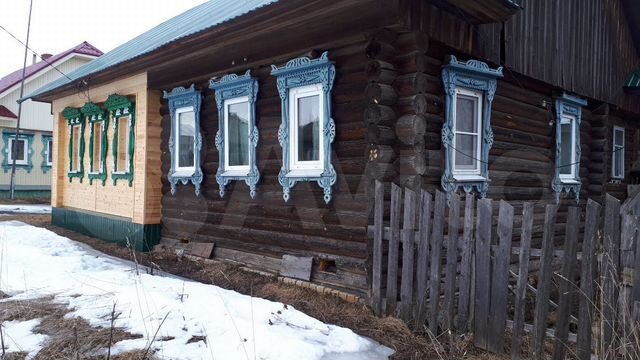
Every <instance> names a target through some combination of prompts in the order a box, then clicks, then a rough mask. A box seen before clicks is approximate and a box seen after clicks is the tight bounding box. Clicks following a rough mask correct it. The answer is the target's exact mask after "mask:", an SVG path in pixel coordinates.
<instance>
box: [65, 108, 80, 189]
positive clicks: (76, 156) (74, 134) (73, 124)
mask: <svg viewBox="0 0 640 360" xmlns="http://www.w3.org/2000/svg"><path fill="white" fill-rule="evenodd" d="M62 116H63V117H64V118H65V119H66V120H67V123H68V124H69V137H68V141H69V153H68V154H69V167H68V171H67V176H68V177H69V181H73V178H78V179H80V180H79V181H80V182H82V178H83V177H84V163H83V161H82V158H83V157H84V124H85V118H86V116H84V115H83V114H82V112H81V111H80V109H77V108H71V107H67V108H65V109H64V110H63V111H62Z"/></svg>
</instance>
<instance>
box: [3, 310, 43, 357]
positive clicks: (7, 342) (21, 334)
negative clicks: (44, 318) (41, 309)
mask: <svg viewBox="0 0 640 360" xmlns="http://www.w3.org/2000/svg"><path fill="white" fill-rule="evenodd" d="M39 324H40V319H32V320H28V321H5V322H4V323H2V336H3V337H4V346H5V352H7V353H15V352H25V353H28V355H27V359H31V358H33V357H34V356H35V355H36V354H37V353H38V351H40V349H42V344H44V342H45V341H46V340H47V338H48V336H46V335H42V334H35V333H34V332H33V329H34V328H35V327H36V326H38V325H39Z"/></svg>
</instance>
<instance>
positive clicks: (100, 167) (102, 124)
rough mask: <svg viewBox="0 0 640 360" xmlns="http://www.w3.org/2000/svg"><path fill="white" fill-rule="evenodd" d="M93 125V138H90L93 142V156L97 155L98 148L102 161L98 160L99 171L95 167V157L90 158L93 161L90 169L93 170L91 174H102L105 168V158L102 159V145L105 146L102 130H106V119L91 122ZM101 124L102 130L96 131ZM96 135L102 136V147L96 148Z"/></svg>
mask: <svg viewBox="0 0 640 360" xmlns="http://www.w3.org/2000/svg"><path fill="white" fill-rule="evenodd" d="M91 126H93V136H94V138H93V139H90V141H92V142H93V156H96V150H98V156H99V159H100V161H99V162H98V171H96V170H94V169H93V159H90V160H89V161H91V162H90V163H89V169H90V170H93V171H90V172H89V174H91V175H98V174H102V170H103V169H104V166H103V163H104V159H102V147H103V146H105V144H103V142H102V132H103V131H104V121H96V122H93V123H92V124H91ZM97 126H100V130H99V131H96V127H97ZM95 136H98V137H100V149H96V138H95Z"/></svg>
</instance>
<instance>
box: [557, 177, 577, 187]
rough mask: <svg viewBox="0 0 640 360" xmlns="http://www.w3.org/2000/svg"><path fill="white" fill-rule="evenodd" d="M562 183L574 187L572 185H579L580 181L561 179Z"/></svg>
mask: <svg viewBox="0 0 640 360" xmlns="http://www.w3.org/2000/svg"><path fill="white" fill-rule="evenodd" d="M560 183H561V184H568V185H572V184H579V183H580V181H578V180H576V179H563V178H560Z"/></svg>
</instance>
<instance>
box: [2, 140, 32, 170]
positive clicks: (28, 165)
mask: <svg viewBox="0 0 640 360" xmlns="http://www.w3.org/2000/svg"><path fill="white" fill-rule="evenodd" d="M15 138H16V133H15V131H10V130H5V131H3V132H2V140H3V142H4V146H3V148H2V155H3V161H2V169H3V170H4V172H5V173H7V172H9V171H11V166H12V165H13V164H12V161H11V156H10V153H11V151H12V149H11V146H9V142H10V139H15ZM18 140H24V141H26V147H27V151H26V153H25V157H26V160H27V161H26V162H25V163H19V162H17V161H16V170H17V169H23V170H26V171H27V173H28V174H30V173H31V170H32V169H33V162H32V156H33V134H24V133H20V135H19V136H18Z"/></svg>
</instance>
